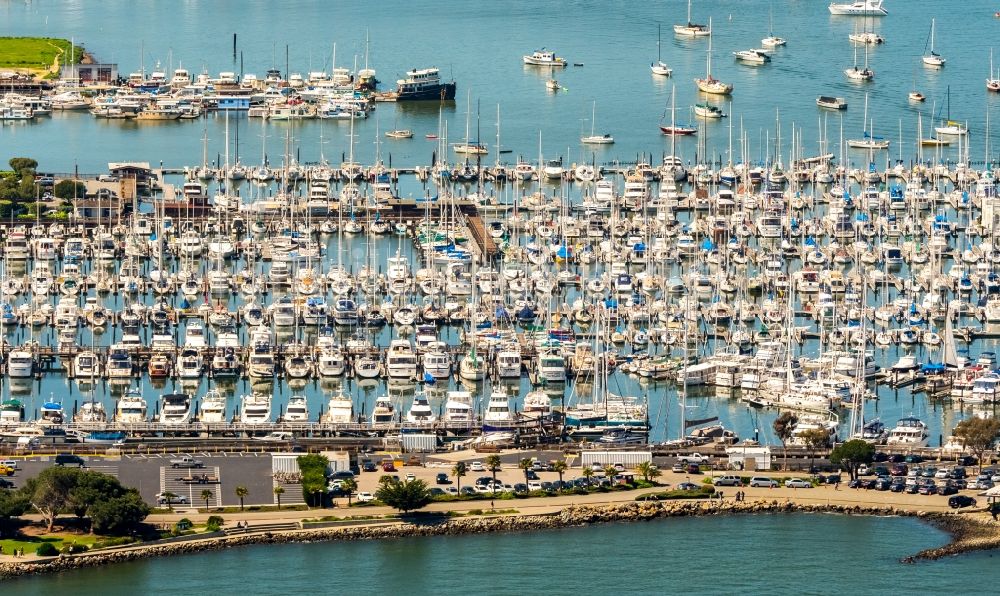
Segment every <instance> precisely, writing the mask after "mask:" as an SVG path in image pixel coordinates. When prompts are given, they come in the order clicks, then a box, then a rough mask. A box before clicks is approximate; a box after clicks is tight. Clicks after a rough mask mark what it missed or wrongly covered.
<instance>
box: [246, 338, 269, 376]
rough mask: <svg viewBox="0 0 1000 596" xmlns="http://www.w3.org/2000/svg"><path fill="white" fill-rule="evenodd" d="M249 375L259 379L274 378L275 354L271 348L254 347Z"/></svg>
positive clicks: (248, 369) (264, 346) (248, 368)
mask: <svg viewBox="0 0 1000 596" xmlns="http://www.w3.org/2000/svg"><path fill="white" fill-rule="evenodd" d="M247 373H248V374H249V375H250V376H251V377H253V378H257V379H269V378H271V377H273V376H274V354H273V353H272V352H271V348H270V347H269V346H266V345H257V346H254V349H253V353H252V354H250V363H249V365H248V367H247Z"/></svg>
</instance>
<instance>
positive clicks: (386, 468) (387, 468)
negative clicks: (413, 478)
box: [382, 461, 396, 472]
mask: <svg viewBox="0 0 1000 596" xmlns="http://www.w3.org/2000/svg"><path fill="white" fill-rule="evenodd" d="M382 471H383V472H395V471H396V465H395V464H393V463H392V462H391V461H387V462H385V463H384V464H382Z"/></svg>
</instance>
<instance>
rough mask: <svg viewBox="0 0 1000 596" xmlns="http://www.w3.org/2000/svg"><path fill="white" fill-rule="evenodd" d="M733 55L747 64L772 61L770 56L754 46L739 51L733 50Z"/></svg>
mask: <svg viewBox="0 0 1000 596" xmlns="http://www.w3.org/2000/svg"><path fill="white" fill-rule="evenodd" d="M733 56H735V57H736V59H737V60H739V61H740V62H744V63H746V64H755V65H759V64H767V63H768V62H770V61H771V57H770V56H768V55H767V54H766V53H764V52H762V51H761V50H758V49H754V48H751V49H749V50H739V51H737V52H733Z"/></svg>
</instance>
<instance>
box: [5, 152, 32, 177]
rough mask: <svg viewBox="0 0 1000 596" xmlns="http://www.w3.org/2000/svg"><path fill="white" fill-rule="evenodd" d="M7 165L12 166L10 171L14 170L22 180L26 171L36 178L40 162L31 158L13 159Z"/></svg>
mask: <svg viewBox="0 0 1000 596" xmlns="http://www.w3.org/2000/svg"><path fill="white" fill-rule="evenodd" d="M7 163H9V164H10V169H12V170H14V174H16V175H17V177H18V178H21V177H22V176H23V175H24V174H25V172H26V171H30V172H31V175H32V176H34V175H35V170H36V169H37V168H38V162H37V161H35V160H33V159H31V158H30V157H12V158H11V160H10V161H8V162H7Z"/></svg>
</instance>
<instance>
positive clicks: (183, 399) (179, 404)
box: [159, 393, 191, 424]
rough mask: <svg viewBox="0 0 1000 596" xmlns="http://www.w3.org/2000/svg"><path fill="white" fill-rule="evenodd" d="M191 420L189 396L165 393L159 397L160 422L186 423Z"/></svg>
mask: <svg viewBox="0 0 1000 596" xmlns="http://www.w3.org/2000/svg"><path fill="white" fill-rule="evenodd" d="M190 421H191V397H190V396H188V395H185V394H183V393H166V394H164V395H163V396H162V397H160V420H159V422H160V424H187V423H188V422H190Z"/></svg>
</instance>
